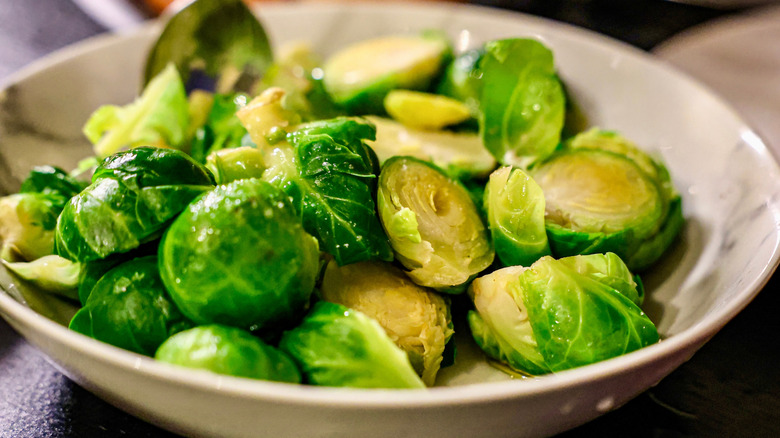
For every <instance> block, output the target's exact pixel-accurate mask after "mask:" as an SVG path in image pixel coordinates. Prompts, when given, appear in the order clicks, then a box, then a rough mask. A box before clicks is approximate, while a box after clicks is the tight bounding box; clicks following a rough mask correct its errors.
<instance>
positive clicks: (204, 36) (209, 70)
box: [144, 0, 273, 92]
mask: <svg viewBox="0 0 780 438" xmlns="http://www.w3.org/2000/svg"><path fill="white" fill-rule="evenodd" d="M272 59H273V53H272V51H271V46H270V44H269V42H268V36H267V35H266V33H265V29H263V26H262V25H261V24H260V23H259V22H258V21H257V18H256V17H255V16H254V15H253V14H252V11H250V10H249V9H248V8H247V7H246V5H245V4H244V3H243V2H242V1H241V0H197V1H194V2H192V3H190V4H189V5H188V6H186V7H185V8H184V9H182V10H180V11H179V12H178V13H177V14H176V15H174V16H173V17H171V19H170V20H168V22H167V23H166V25H165V28H164V29H163V31H162V33H161V34H160V36H159V38H158V39H157V41H156V42H155V44H154V46H153V47H152V48H151V50H150V52H149V55H148V58H147V60H146V67H145V69H144V83H145V84H149V83H150V81H152V78H154V77H155V76H157V75H158V74H159V73H160V72H161V71H163V70H164V69H165V68H166V66H167V65H168V64H170V63H173V64H174V65H175V66H176V68H177V69H178V71H179V72H180V73H181V75H182V77H183V78H184V81H185V82H187V80H188V79H189V78H190V75H191V73H192V72H193V71H195V70H203V71H204V73H205V74H206V75H207V76H209V77H211V78H216V79H219V82H220V83H219V84H218V87H217V88H218V90H217V91H221V92H225V91H228V90H240V91H246V92H249V91H251V90H252V87H253V85H254V83H255V82H256V81H257V80H258V78H259V77H260V76H262V74H263V73H264V72H265V70H266V68H267V67H268V65H270V64H271V61H272Z"/></svg>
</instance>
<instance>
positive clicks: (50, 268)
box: [2, 254, 81, 299]
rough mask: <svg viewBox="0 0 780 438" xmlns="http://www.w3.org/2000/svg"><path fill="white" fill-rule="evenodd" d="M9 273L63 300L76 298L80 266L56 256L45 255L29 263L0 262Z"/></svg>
mask: <svg viewBox="0 0 780 438" xmlns="http://www.w3.org/2000/svg"><path fill="white" fill-rule="evenodd" d="M2 263H3V266H5V267H6V268H8V270H9V271H11V272H13V273H14V274H16V275H18V276H19V277H21V278H23V279H24V280H27V281H29V282H31V283H33V284H35V285H36V286H38V287H39V288H41V289H42V290H44V291H47V292H51V293H55V294H57V295H61V296H63V297H65V298H70V299H76V298H78V279H79V272H80V271H81V264H79V263H75V262H72V261H70V260H68V259H65V258H62V257H60V256H56V255H53V254H52V255H45V256H43V257H40V258H37V259H35V260H33V261H30V262H8V261H6V260H2Z"/></svg>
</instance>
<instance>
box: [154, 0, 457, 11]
mask: <svg viewBox="0 0 780 438" xmlns="http://www.w3.org/2000/svg"><path fill="white" fill-rule="evenodd" d="M244 1H245V2H246V3H247V4H251V3H262V2H272V1H295V0H244ZM309 1H311V0H309ZM330 1H334V0H330ZM428 1H430V0H428ZM444 1H450V2H457V1H462V0H444ZM173 2H174V0H143V3H144V4H145V5H146V7H147V8H149V10H150V11H152V12H153V13H154V14H160V13H162V11H163V10H165V8H166V7H168V5H170V4H171V3H173Z"/></svg>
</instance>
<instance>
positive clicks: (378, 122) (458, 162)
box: [366, 116, 496, 177]
mask: <svg viewBox="0 0 780 438" xmlns="http://www.w3.org/2000/svg"><path fill="white" fill-rule="evenodd" d="M366 119H367V120H368V121H369V122H371V123H373V124H374V125H375V126H376V140H374V141H368V142H367V143H368V145H369V146H371V148H372V149H374V151H375V152H376V154H377V156H378V157H379V161H380V162H382V163H384V162H385V161H387V160H388V159H389V158H390V157H394V156H409V157H415V158H419V159H421V160H425V161H430V162H432V163H433V164H435V165H437V166H439V167H441V168H442V169H446V170H447V171H448V172H449V171H453V172H452V173H458V174H462V175H466V176H470V177H483V176H487V175H488V174H489V173H490V172H491V171H492V170H493V169H495V168H496V159H495V158H493V156H492V155H490V152H488V151H487V150H486V149H485V146H483V144H482V138H480V136H479V134H475V133H471V132H451V131H424V130H420V129H414V128H409V127H406V126H404V125H402V124H400V123H398V122H396V121H394V120H391V119H387V118H384V117H375V116H366Z"/></svg>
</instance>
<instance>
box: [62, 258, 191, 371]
mask: <svg viewBox="0 0 780 438" xmlns="http://www.w3.org/2000/svg"><path fill="white" fill-rule="evenodd" d="M190 327H192V322H190V321H189V320H187V319H186V318H185V317H184V316H183V315H182V313H181V312H180V311H179V309H178V308H177V307H176V304H174V302H173V301H172V300H171V298H170V296H169V295H168V292H167V291H166V290H165V287H164V286H163V283H162V281H161V279H160V273H159V270H158V268H157V257H156V256H147V257H141V258H137V259H133V260H130V261H128V262H125V263H122V264H120V265H118V266H116V267H114V268H112V269H111V270H109V271H108V272H107V273H106V274H105V275H104V276H103V277H102V278H101V279H100V280H98V282H97V284H95V287H94V288H93V290H92V293H91V294H90V296H89V298H88V299H87V301H86V303H85V304H84V307H82V308H81V309H80V310H79V311H78V312H77V313H76V315H75V316H74V318H73V320H72V321H71V324H70V328H71V329H72V330H75V331H78V332H80V333H82V334H85V335H87V336H91V337H94V338H95V339H98V340H100V341H103V342H106V343H109V344H111V345H114V346H117V347H120V348H124V349H126V350H130V351H134V352H136V353H140V354H144V355H147V356H152V355H153V354H154V352H155V351H156V350H157V347H158V346H159V345H160V344H162V343H163V341H165V340H166V339H168V337H170V336H171V335H173V334H174V333H177V332H179V331H181V330H184V329H188V328H190Z"/></svg>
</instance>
